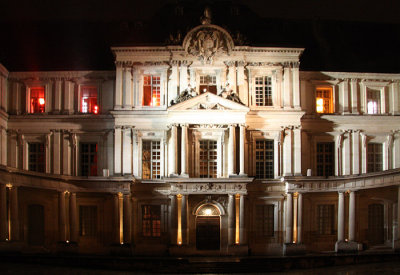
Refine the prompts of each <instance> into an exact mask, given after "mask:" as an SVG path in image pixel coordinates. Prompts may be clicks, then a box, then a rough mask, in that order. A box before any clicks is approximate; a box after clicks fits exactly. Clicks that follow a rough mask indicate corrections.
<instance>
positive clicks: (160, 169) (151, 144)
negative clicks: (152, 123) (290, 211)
mask: <svg viewBox="0 0 400 275" xmlns="http://www.w3.org/2000/svg"><path fill="white" fill-rule="evenodd" d="M147 142H149V143H150V159H149V160H148V161H147V160H146V162H149V163H150V177H149V178H145V177H144V168H143V167H144V162H145V160H144V144H145V143H147ZM156 142H158V143H159V144H158V146H159V148H158V150H155V151H154V152H156V153H157V152H158V156H159V159H158V160H157V159H156V160H154V159H153V143H156ZM162 152H163V150H162V142H161V140H154V139H143V140H142V152H141V165H142V166H141V167H142V171H141V177H142V179H145V180H154V179H161V177H162V170H163V167H162ZM155 163H158V166H159V170H158V176H159V177H158V178H157V177H156V178H153V170H154V168H153V165H154V164H155Z"/></svg>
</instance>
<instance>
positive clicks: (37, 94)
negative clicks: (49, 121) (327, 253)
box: [30, 87, 45, 114]
mask: <svg viewBox="0 0 400 275" xmlns="http://www.w3.org/2000/svg"><path fill="white" fill-rule="evenodd" d="M30 100H31V113H32V114H37V113H44V107H45V98H44V87H34V88H31V89H30Z"/></svg>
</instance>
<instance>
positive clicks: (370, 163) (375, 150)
mask: <svg viewBox="0 0 400 275" xmlns="http://www.w3.org/2000/svg"><path fill="white" fill-rule="evenodd" d="M382 170H383V152H382V144H381V143H368V157H367V171H368V173H371V172H379V171H382Z"/></svg>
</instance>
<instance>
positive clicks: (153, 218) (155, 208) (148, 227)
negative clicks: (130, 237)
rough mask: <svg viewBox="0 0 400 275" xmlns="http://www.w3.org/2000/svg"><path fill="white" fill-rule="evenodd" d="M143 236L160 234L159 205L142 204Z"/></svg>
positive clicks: (157, 235) (158, 235)
mask: <svg viewBox="0 0 400 275" xmlns="http://www.w3.org/2000/svg"><path fill="white" fill-rule="evenodd" d="M142 234H143V237H160V236H161V206H160V205H142Z"/></svg>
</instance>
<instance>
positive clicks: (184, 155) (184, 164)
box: [181, 124, 188, 176]
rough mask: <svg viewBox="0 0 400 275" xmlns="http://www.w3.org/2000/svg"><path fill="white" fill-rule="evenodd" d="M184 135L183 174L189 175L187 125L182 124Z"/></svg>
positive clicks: (182, 152) (182, 141)
mask: <svg viewBox="0 0 400 275" xmlns="http://www.w3.org/2000/svg"><path fill="white" fill-rule="evenodd" d="M181 127H182V136H181V175H182V176H187V175H188V172H187V158H188V157H187V143H188V139H187V130H188V129H187V125H185V124H182V125H181Z"/></svg>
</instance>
